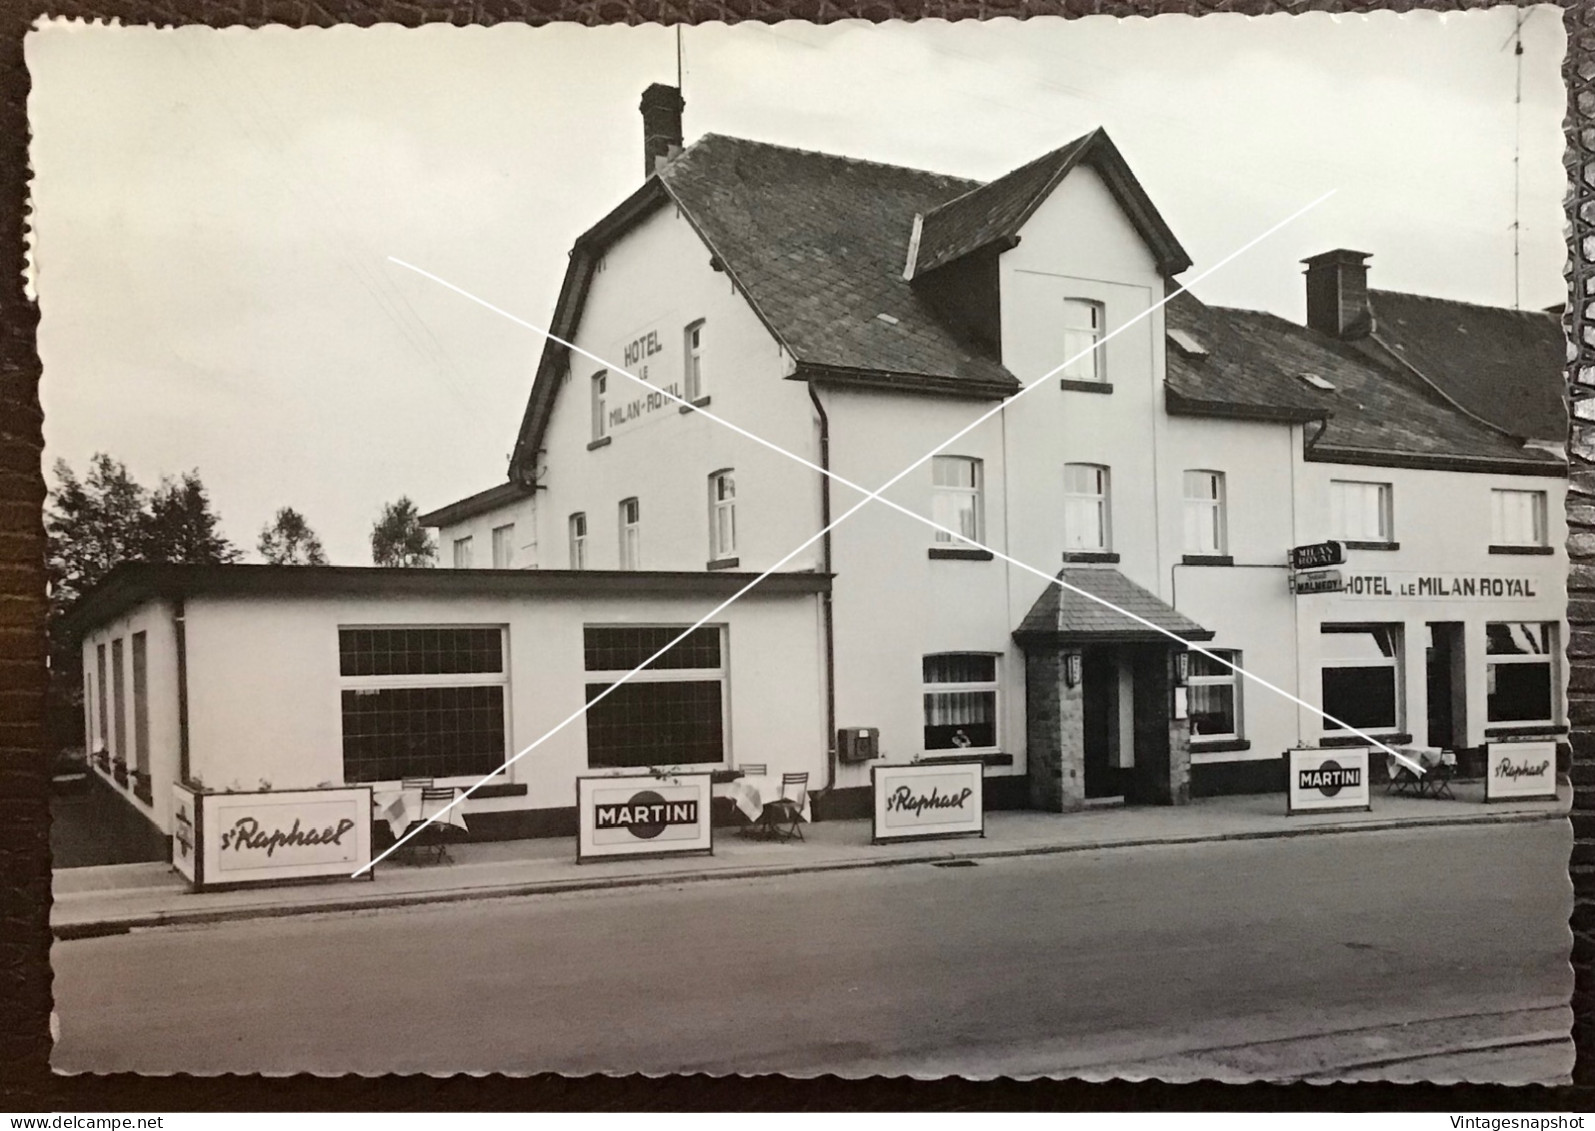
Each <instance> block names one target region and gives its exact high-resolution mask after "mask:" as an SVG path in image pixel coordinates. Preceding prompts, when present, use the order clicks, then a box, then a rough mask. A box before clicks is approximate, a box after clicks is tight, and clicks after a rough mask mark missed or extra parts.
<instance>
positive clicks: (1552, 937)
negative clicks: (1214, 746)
mask: <svg viewBox="0 0 1595 1131" xmlns="http://www.w3.org/2000/svg"><path fill="white" fill-rule="evenodd" d="M1570 846H1571V832H1570V831H1569V828H1568V826H1567V824H1566V822H1563V821H1546V822H1534V823H1527V824H1500V825H1488V826H1475V827H1472V828H1465V827H1457V826H1451V827H1430V828H1423V829H1415V830H1411V831H1402V832H1390V833H1361V834H1351V835H1340V836H1307V837H1299V838H1292V839H1284V840H1252V841H1238V842H1228V843H1213V844H1203V845H1181V846H1168V847H1153V848H1136V849H1122V850H1113V851H1103V852H1094V853H1072V854H1065V855H1055V856H1032V857H1019V858H1005V859H998V860H985V861H981V862H979V863H978V864H977V865H972V866H962V867H938V866H935V865H929V864H916V865H906V866H901V867H892V868H880V869H867V870H861V871H849V872H830V873H819V874H809V875H793V876H783V877H770V878H764V879H755V880H735V881H714V882H708V883H690V884H678V885H673V886H669V887H655V888H632V889H619V890H609V891H598V892H586V893H570V894H565V895H558V896H537V897H532V898H524V899H503V900H484V901H481V902H471V903H455V904H448V905H438V906H432V907H421V908H407V909H390V910H384V911H377V912H363V913H344V914H323V915H315V916H306V917H298V918H285V919H266V920H253V921H248V922H235V923H224V924H216V925H211V926H204V927H187V928H168V929H157V930H148V931H135V932H133V933H132V934H129V935H124V936H116V937H108V938H97V939H84V940H80V941H73V942H65V943H58V944H56V947H55V951H54V964H55V991H56V1000H57V1007H56V1008H57V1011H58V1014H59V1020H60V1028H61V1039H60V1043H59V1044H58V1045H57V1047H56V1053H55V1060H54V1064H55V1067H56V1068H57V1069H58V1070H63V1071H98V1072H108V1071H124V1072H175V1071H182V1072H193V1073H217V1072H260V1071H264V1072H271V1073H277V1072H296V1071H319V1072H365V1073H380V1072H394V1071H396V1072H422V1071H433V1072H440V1071H441V1072H448V1071H477V1072H482V1071H497V1072H510V1073H515V1072H532V1071H545V1070H548V1071H564V1072H593V1071H604V1070H610V1071H642V1072H710V1073H726V1072H785V1073H788V1074H799V1075H809V1074H817V1073H823V1072H836V1073H839V1074H841V1075H844V1076H862V1075H870V1074H875V1073H912V1074H918V1075H940V1074H946V1073H962V1074H965V1075H975V1076H991V1075H1083V1076H1087V1077H1090V1078H1106V1077H1112V1076H1130V1077H1147V1076H1154V1077H1159V1078H1163V1079H1200V1078H1204V1077H1214V1076H1217V1077H1219V1078H1224V1079H1258V1078H1266V1079H1283V1078H1317V1077H1350V1076H1355V1077H1358V1078H1364V1079H1366V1078H1396V1079H1406V1078H1420V1079H1432V1080H1456V1079H1475V1080H1481V1081H1483V1080H1494V1081H1513V1082H1524V1081H1528V1080H1554V1079H1556V1078H1558V1077H1560V1076H1565V1075H1566V1074H1567V1073H1568V1072H1570V1071H1571V1065H1572V1051H1571V1046H1570V1044H1568V1042H1567V1041H1566V1039H1565V1038H1566V1034H1567V1031H1568V1027H1569V1025H1570V1023H1571V1014H1570V1013H1569V1012H1568V1010H1567V1009H1566V1003H1567V1000H1568V996H1569V994H1570V993H1571V990H1572V974H1571V971H1570V969H1569V966H1568V963H1567V954H1568V948H1569V946H1570V942H1571V936H1570V934H1569V931H1568V927H1567V917H1568V912H1569V909H1570V907H1571V901H1572V889H1571V886H1570V885H1569V882H1568V879H1567V857H1568V851H1569V848H1570ZM792 851H793V854H794V855H799V854H801V853H802V851H803V847H802V845H794V846H793V849H792ZM598 866H599V865H595V867H598Z"/></svg>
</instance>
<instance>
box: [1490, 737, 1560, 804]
mask: <svg viewBox="0 0 1595 1131" xmlns="http://www.w3.org/2000/svg"><path fill="white" fill-rule="evenodd" d="M1485 753H1486V756H1487V757H1486V763H1485V772H1484V800H1486V801H1530V800H1536V799H1541V800H1543V799H1551V798H1554V797H1555V796H1556V743H1554V742H1492V743H1489V744H1488V745H1487V746H1486V747H1485Z"/></svg>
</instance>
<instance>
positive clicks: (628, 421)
mask: <svg viewBox="0 0 1595 1131" xmlns="http://www.w3.org/2000/svg"><path fill="white" fill-rule="evenodd" d="M679 336H680V331H679V330H678V331H677V332H676V333H675V334H671V333H670V332H668V331H667V330H666V329H665V328H664V327H663V326H651V327H648V328H647V329H644V330H639V331H637V332H636V333H634V334H632V335H631V336H629V337H628V338H627V339H626V340H625V341H624V342H621V343H619V344H618V345H617V346H616V347H615V348H614V349H613V350H612V351H611V352H610V354H609V356H610V357H611V358H615V359H618V360H619V361H620V364H621V366H622V367H623V368H624V369H625V371H626V373H630V374H631V375H632V377H640V378H641V379H642V380H644V381H647V382H650V383H651V384H653V385H654V386H655V387H656V389H663V390H665V391H666V392H668V393H670V394H672V396H675V397H680V396H682V395H683V394H682V391H681V385H682V372H681V343H680V342H678V341H675V340H674V339H675V338H676V337H679ZM680 408H681V402H680V401H678V400H672V399H671V397H667V396H666V395H665V394H664V393H662V392H657V391H655V389H648V388H645V387H644V386H642V385H639V384H638V383H637V382H636V381H633V380H632V379H631V378H630V377H627V376H625V374H622V373H613V372H612V373H610V374H609V375H608V376H607V378H606V379H605V383H604V435H606V436H619V435H621V434H623V433H626V432H630V431H631V430H632V429H634V428H639V427H641V426H642V425H644V424H647V423H649V422H651V421H654V420H659V419H664V417H665V414H669V415H670V416H674V415H675V414H676V413H677V412H678V411H679V410H680Z"/></svg>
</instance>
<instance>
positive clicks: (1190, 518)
mask: <svg viewBox="0 0 1595 1131" xmlns="http://www.w3.org/2000/svg"><path fill="white" fill-rule="evenodd" d="M1225 525H1226V524H1225V521H1224V473H1223V472H1222V471H1187V472H1186V473H1185V552H1186V553H1187V554H1210V555H1220V554H1223V553H1225V552H1226V551H1225V549H1224V546H1225V541H1226V540H1225V530H1224V527H1225Z"/></svg>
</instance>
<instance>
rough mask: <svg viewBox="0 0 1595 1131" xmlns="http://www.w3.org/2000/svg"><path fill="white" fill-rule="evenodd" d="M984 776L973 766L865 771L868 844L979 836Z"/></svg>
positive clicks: (979, 767) (932, 765) (981, 766)
mask: <svg viewBox="0 0 1595 1131" xmlns="http://www.w3.org/2000/svg"><path fill="white" fill-rule="evenodd" d="M985 772H986V765H985V763H984V762H981V761H979V760H974V761H965V762H938V763H930V764H926V763H910V764H908V765H902V766H872V767H870V788H871V791H872V792H873V793H874V795H875V829H874V838H873V840H872V843H874V844H880V843H882V842H883V841H892V840H929V839H931V838H940V837H948V836H985V835H986V805H985V796H984V793H983V792H982V786H983V785H984V782H985Z"/></svg>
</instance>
